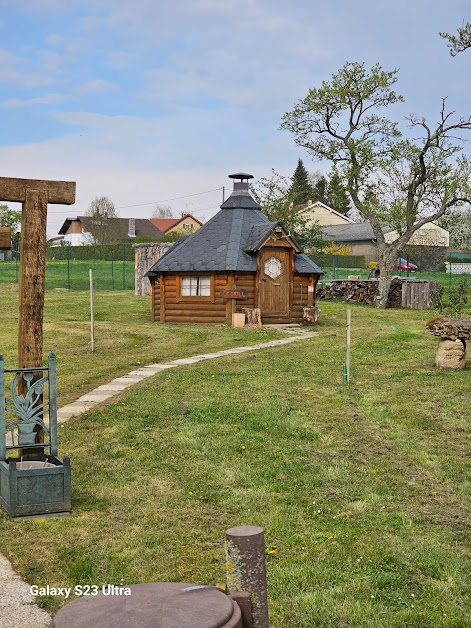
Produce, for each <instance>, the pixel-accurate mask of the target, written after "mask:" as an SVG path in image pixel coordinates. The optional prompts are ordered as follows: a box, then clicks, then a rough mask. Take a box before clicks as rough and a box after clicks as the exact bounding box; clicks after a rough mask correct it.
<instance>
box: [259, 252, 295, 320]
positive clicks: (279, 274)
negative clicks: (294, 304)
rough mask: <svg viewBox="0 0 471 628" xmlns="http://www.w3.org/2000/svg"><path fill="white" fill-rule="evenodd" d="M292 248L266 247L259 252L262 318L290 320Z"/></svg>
mask: <svg viewBox="0 0 471 628" xmlns="http://www.w3.org/2000/svg"><path fill="white" fill-rule="evenodd" d="M291 275H292V272H291V249H272V248H265V249H262V250H261V251H260V253H259V266H258V307H259V308H260V310H261V315H262V320H263V319H265V322H269V321H270V320H273V322H275V321H277V320H278V321H280V322H282V321H289V318H290V302H291V298H290V293H291Z"/></svg>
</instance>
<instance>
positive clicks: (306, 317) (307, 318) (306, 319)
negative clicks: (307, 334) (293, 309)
mask: <svg viewBox="0 0 471 628" xmlns="http://www.w3.org/2000/svg"><path fill="white" fill-rule="evenodd" d="M319 314H320V309H319V308H318V307H303V325H315V324H316V323H317V321H318V320H319Z"/></svg>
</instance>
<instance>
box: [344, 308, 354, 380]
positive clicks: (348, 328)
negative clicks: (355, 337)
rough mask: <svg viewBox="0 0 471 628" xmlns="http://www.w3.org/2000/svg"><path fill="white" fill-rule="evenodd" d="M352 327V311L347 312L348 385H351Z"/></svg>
mask: <svg viewBox="0 0 471 628" xmlns="http://www.w3.org/2000/svg"><path fill="white" fill-rule="evenodd" d="M351 325H352V310H347V355H346V356H345V366H346V368H347V384H349V383H350V344H351V343H350V329H351Z"/></svg>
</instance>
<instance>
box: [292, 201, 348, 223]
mask: <svg viewBox="0 0 471 628" xmlns="http://www.w3.org/2000/svg"><path fill="white" fill-rule="evenodd" d="M300 213H301V215H302V216H303V218H305V219H306V221H307V222H308V224H311V223H313V222H318V223H319V225H320V226H321V227H325V226H327V225H346V224H350V223H351V222H352V221H351V220H350V218H347V217H346V216H343V215H342V214H339V213H338V212H336V211H335V210H333V209H331V208H329V207H327V206H326V205H323V204H321V203H314V204H313V205H309V206H308V207H306V209H304V210H303V211H302V212H300Z"/></svg>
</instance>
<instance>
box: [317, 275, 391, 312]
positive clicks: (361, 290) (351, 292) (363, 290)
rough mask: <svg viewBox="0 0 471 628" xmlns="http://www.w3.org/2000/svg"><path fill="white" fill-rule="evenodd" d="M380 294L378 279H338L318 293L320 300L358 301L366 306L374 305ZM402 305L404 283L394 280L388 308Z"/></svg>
mask: <svg viewBox="0 0 471 628" xmlns="http://www.w3.org/2000/svg"><path fill="white" fill-rule="evenodd" d="M377 294H378V280H377V279H363V280H357V279H355V280H353V279H350V280H348V279H342V280H340V279H338V280H334V281H332V283H330V284H327V286H326V287H325V288H324V287H323V288H321V289H319V290H318V291H317V298H318V299H325V300H331V299H343V300H344V301H357V302H358V303H364V304H365V305H373V304H374V302H375V297H376V296H377ZM401 304H402V282H401V280H400V279H393V281H392V283H391V288H390V290H389V298H388V307H399V306H400V305H401Z"/></svg>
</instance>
